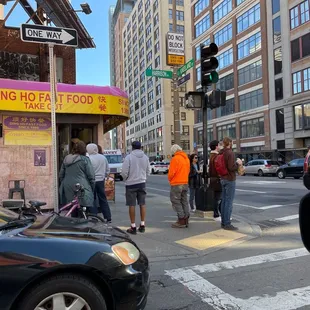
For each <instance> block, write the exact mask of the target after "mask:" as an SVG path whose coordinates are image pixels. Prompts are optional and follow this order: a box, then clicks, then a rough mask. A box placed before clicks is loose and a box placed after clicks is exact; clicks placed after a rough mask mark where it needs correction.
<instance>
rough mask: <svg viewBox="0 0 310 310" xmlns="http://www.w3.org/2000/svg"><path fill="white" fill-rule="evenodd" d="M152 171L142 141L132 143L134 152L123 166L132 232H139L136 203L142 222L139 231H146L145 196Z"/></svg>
mask: <svg viewBox="0 0 310 310" xmlns="http://www.w3.org/2000/svg"><path fill="white" fill-rule="evenodd" d="M150 173H151V166H150V161H149V158H148V157H147V156H146V155H145V154H144V152H143V151H142V150H141V143H140V142H139V141H134V142H133V143H132V152H131V153H130V154H129V155H127V156H126V158H125V160H124V162H123V166H122V177H123V178H124V181H125V185H126V205H127V206H128V207H129V216H130V221H131V226H130V228H129V229H127V232H128V233H130V234H133V235H135V234H137V228H136V216H135V215H136V214H135V208H136V204H137V203H138V205H139V206H140V216H141V224H140V227H139V231H140V232H141V233H143V232H145V214H146V207H145V197H146V189H145V187H146V179H147V176H148V175H150Z"/></svg>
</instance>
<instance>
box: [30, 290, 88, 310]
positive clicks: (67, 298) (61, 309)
mask: <svg viewBox="0 0 310 310" xmlns="http://www.w3.org/2000/svg"><path fill="white" fill-rule="evenodd" d="M34 310H91V308H90V306H89V305H88V303H87V302H86V301H85V300H84V299H83V298H82V297H80V296H78V295H75V294H72V293H58V294H54V295H51V296H48V297H47V298H45V299H44V300H42V301H41V302H40V303H39V304H38V305H37V306H36V307H35V309H34Z"/></svg>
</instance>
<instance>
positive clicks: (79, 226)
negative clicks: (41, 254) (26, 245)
mask: <svg viewBox="0 0 310 310" xmlns="http://www.w3.org/2000/svg"><path fill="white" fill-rule="evenodd" d="M17 233H18V234H19V235H23V236H25V237H26V236H32V237H38V238H69V239H80V240H81V239H82V240H88V241H91V240H93V241H95V240H96V241H99V240H104V241H105V242H107V243H110V244H113V243H116V242H120V241H124V240H122V239H126V240H128V239H130V237H129V235H128V234H127V233H125V232H124V231H122V230H121V229H119V228H117V227H113V226H109V225H107V224H105V223H101V222H98V223H94V222H92V221H89V220H85V219H77V218H71V217H63V216H58V215H52V216H36V217H34V222H33V224H31V225H30V226H28V227H24V229H21V230H18V232H17ZM11 234H14V230H13V231H11ZM130 240H131V239H130Z"/></svg>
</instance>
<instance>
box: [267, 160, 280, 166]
mask: <svg viewBox="0 0 310 310" xmlns="http://www.w3.org/2000/svg"><path fill="white" fill-rule="evenodd" d="M267 164H268V165H272V166H280V164H279V163H278V162H277V161H274V160H267Z"/></svg>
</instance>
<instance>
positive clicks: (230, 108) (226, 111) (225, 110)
mask: <svg viewBox="0 0 310 310" xmlns="http://www.w3.org/2000/svg"><path fill="white" fill-rule="evenodd" d="M216 112H217V117H221V116H227V115H231V114H233V113H235V99H234V98H231V99H228V100H226V105H225V106H224V107H220V108H218V109H217V111H216Z"/></svg>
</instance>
